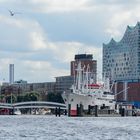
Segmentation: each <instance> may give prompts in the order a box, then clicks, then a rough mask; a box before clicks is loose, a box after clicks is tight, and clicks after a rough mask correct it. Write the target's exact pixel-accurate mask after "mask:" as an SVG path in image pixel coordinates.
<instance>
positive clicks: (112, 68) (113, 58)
mask: <svg viewBox="0 0 140 140" xmlns="http://www.w3.org/2000/svg"><path fill="white" fill-rule="evenodd" d="M103 76H104V77H110V79H111V80H115V81H128V80H138V79H140V23H139V22H138V23H137V24H136V26H134V27H130V26H127V29H126V31H125V34H124V36H123V38H122V39H121V40H120V41H119V42H116V41H115V40H114V39H111V41H110V42H109V43H108V44H103Z"/></svg>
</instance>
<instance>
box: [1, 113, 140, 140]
mask: <svg viewBox="0 0 140 140" xmlns="http://www.w3.org/2000/svg"><path fill="white" fill-rule="evenodd" d="M139 139H140V118H139V117H98V118H96V117H67V116H61V117H55V116H45V115H44V116H41V115H34V116H33V115H27V116H26V115H21V116H20V115H16V116H6V115H5V116H0V140H139Z"/></svg>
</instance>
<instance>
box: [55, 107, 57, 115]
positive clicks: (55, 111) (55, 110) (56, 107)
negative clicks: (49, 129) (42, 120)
mask: <svg viewBox="0 0 140 140" xmlns="http://www.w3.org/2000/svg"><path fill="white" fill-rule="evenodd" d="M55 116H56V117H57V107H56V108H55Z"/></svg>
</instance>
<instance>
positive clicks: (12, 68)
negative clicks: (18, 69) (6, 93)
mask: <svg viewBox="0 0 140 140" xmlns="http://www.w3.org/2000/svg"><path fill="white" fill-rule="evenodd" d="M9 83H10V84H13V83H14V64H10V65H9Z"/></svg>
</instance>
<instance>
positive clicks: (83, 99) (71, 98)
mask: <svg viewBox="0 0 140 140" xmlns="http://www.w3.org/2000/svg"><path fill="white" fill-rule="evenodd" d="M62 97H63V100H64V102H65V104H66V107H67V109H68V107H69V105H70V106H71V108H70V112H71V114H73V115H76V113H77V105H80V104H81V105H82V106H83V109H84V110H88V108H89V105H90V106H95V105H97V106H98V107H99V108H100V107H102V106H106V107H108V108H109V109H115V102H114V101H113V100H112V99H113V96H112V95H111V96H110V97H109V96H106V97H104V98H103V97H102V98H96V97H95V96H94V95H82V94H75V93H67V94H66V93H63V94H62Z"/></svg>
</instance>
